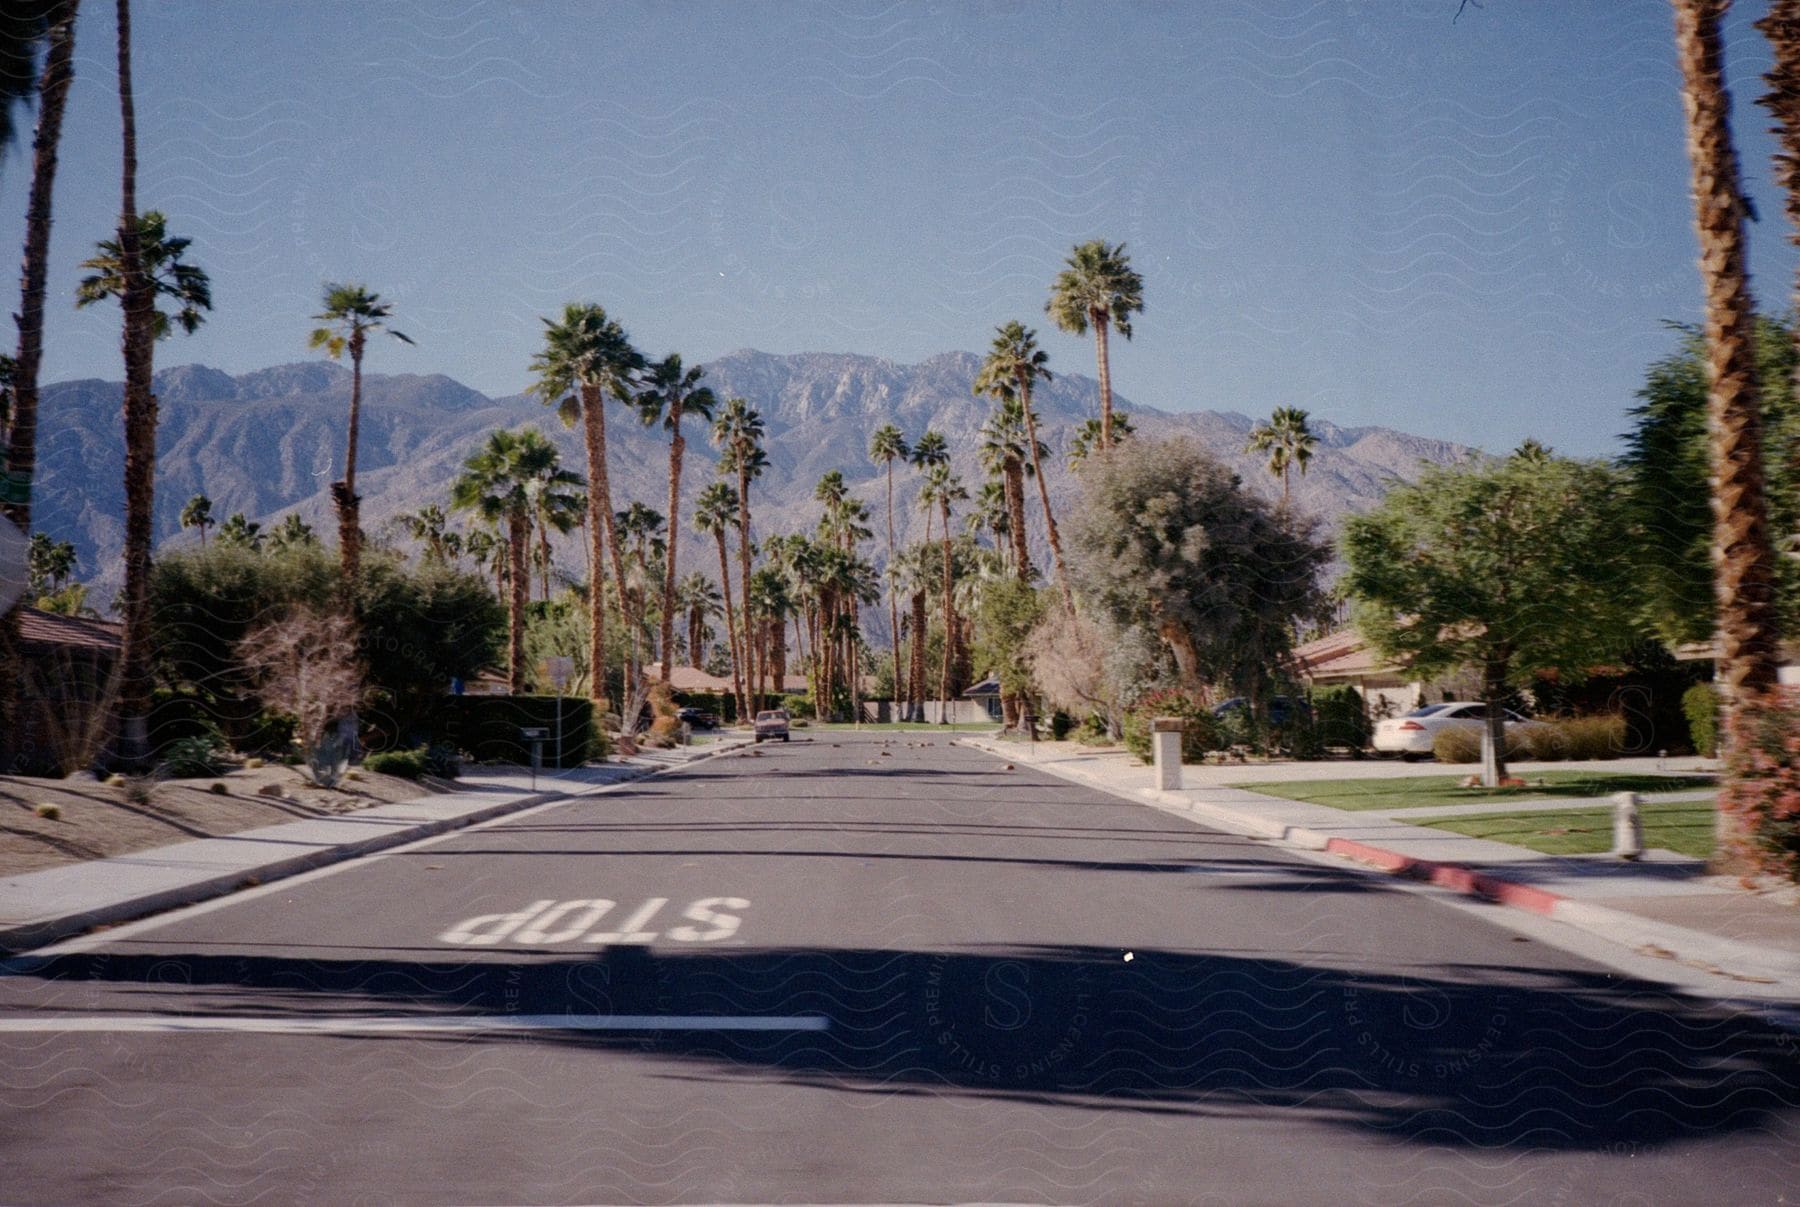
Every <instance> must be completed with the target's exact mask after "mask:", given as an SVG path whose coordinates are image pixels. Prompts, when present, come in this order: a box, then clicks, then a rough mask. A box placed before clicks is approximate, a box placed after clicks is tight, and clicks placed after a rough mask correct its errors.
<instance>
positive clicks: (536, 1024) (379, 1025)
mask: <svg viewBox="0 0 1800 1207" xmlns="http://www.w3.org/2000/svg"><path fill="white" fill-rule="evenodd" d="M829 1026H830V1020H829V1019H827V1018H825V1017H823V1016H821V1015H816V1014H795V1015H753V1014H745V1015H706V1014H666V1015H658V1014H450V1015H437V1016H429V1015H427V1016H404V1015H390V1016H387V1017H380V1016H373V1017H371V1016H360V1015H345V1016H342V1017H336V1018H333V1017H329V1016H327V1017H317V1016H314V1017H310V1018H267V1017H262V1016H257V1015H210V1016H208V1015H190V1014H93V1015H85V1016H68V1017H63V1016H57V1017H50V1016H37V1017H30V1016H27V1017H24V1018H0V1034H12V1035H17V1034H53V1033H59V1032H60V1033H64V1034H158V1035H170V1034H179V1033H181V1032H208V1031H210V1032H238V1033H244V1034H256V1035H393V1034H475V1033H480V1032H484V1031H824V1030H826V1029H827V1028H828V1027H829Z"/></svg>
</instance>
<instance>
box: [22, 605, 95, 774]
mask: <svg viewBox="0 0 1800 1207" xmlns="http://www.w3.org/2000/svg"><path fill="white" fill-rule="evenodd" d="M124 635H125V629H124V626H123V625H121V624H118V623H115V622H113V621H109V620H98V619H91V618H88V617H83V616H63V615H59V614H57V613H54V612H45V611H41V610H40V609H38V608H21V609H20V610H19V650H20V659H21V662H22V669H21V674H20V684H19V732H18V733H16V734H13V735H10V740H9V741H7V742H6V743H5V745H6V747H7V749H5V750H4V751H0V754H4V756H5V760H4V762H5V765H6V768H7V769H8V770H13V771H23V772H32V773H38V774H56V773H61V772H67V771H76V770H80V769H82V768H83V767H86V766H87V765H89V764H91V763H93V762H94V761H95V760H96V759H98V758H99V756H100V755H101V754H102V753H104V751H105V749H106V747H107V745H108V744H109V743H110V742H111V740H112V734H113V727H114V707H115V705H116V704H117V702H118V687H119V685H118V674H117V671H118V665H119V650H120V647H121V646H122V645H123V643H124Z"/></svg>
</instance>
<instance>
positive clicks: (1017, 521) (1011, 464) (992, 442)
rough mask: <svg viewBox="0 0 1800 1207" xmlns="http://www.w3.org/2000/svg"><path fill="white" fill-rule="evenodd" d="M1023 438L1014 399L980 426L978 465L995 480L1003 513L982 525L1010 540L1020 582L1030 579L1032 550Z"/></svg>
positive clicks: (1005, 402) (1021, 419) (1016, 401)
mask: <svg viewBox="0 0 1800 1207" xmlns="http://www.w3.org/2000/svg"><path fill="white" fill-rule="evenodd" d="M1025 438H1026V437H1025V423H1024V417H1023V416H1022V415H1021V414H1020V413H1019V402H1018V399H1016V398H1014V399H1011V400H1008V401H1004V402H1002V403H1001V404H1000V409H999V410H998V411H997V412H995V413H994V414H993V415H992V416H991V417H989V419H988V421H987V422H986V423H985V424H983V425H982V428H981V465H982V468H983V469H985V470H987V471H988V473H989V474H992V475H994V478H995V480H996V481H997V482H998V484H999V486H1000V498H999V504H1000V508H1001V510H1002V511H1003V512H1004V513H1005V514H1004V516H1003V518H1002V519H1001V522H1000V523H999V524H994V523H992V522H984V525H983V526H984V527H987V528H989V529H990V530H992V532H993V533H994V538H995V540H996V541H1000V540H1002V539H1006V538H1010V539H1011V542H1012V563H1013V572H1014V573H1015V574H1017V575H1018V576H1019V581H1020V582H1030V581H1031V576H1032V567H1031V552H1030V550H1029V549H1028V548H1027V547H1026V544H1025ZM984 493H985V487H984Z"/></svg>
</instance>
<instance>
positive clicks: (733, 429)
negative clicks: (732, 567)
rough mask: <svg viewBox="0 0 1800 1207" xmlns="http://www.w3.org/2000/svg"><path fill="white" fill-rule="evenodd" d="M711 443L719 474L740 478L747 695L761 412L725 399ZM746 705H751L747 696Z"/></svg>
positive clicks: (764, 458) (751, 674)
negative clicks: (753, 488)
mask: <svg viewBox="0 0 1800 1207" xmlns="http://www.w3.org/2000/svg"><path fill="white" fill-rule="evenodd" d="M712 442H713V445H714V447H716V448H718V449H719V450H720V453H721V456H720V457H719V472H720V473H721V474H734V475H736V477H737V488H738V516H737V524H738V572H739V575H740V578H739V581H740V582H741V583H742V585H743V596H744V602H743V607H742V608H741V609H740V611H739V613H738V614H739V615H740V616H741V617H742V618H743V622H744V658H745V662H744V668H745V673H744V684H745V688H746V690H747V691H754V688H752V687H751V683H752V681H753V680H754V679H756V673H755V664H754V663H752V661H751V659H752V658H753V657H754V653H753V645H752V643H751V640H750V633H751V617H752V616H753V615H754V614H755V613H754V612H753V611H752V610H751V606H750V604H751V600H750V595H751V591H750V542H751V537H750V480H751V479H752V478H759V477H761V476H762V472H763V470H764V469H765V468H767V467H768V464H769V458H768V454H767V453H766V452H764V451H763V419H762V414H761V412H759V411H757V410H756V409H755V408H753V407H752V406H751V405H750V404H749V403H748V402H746V401H744V400H743V399H742V398H728V399H726V400H725V405H724V407H723V408H721V409H720V411H719V414H718V417H717V418H716V419H714V420H713V430H712ZM745 705H746V707H748V705H749V698H748V696H746V698H745Z"/></svg>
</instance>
